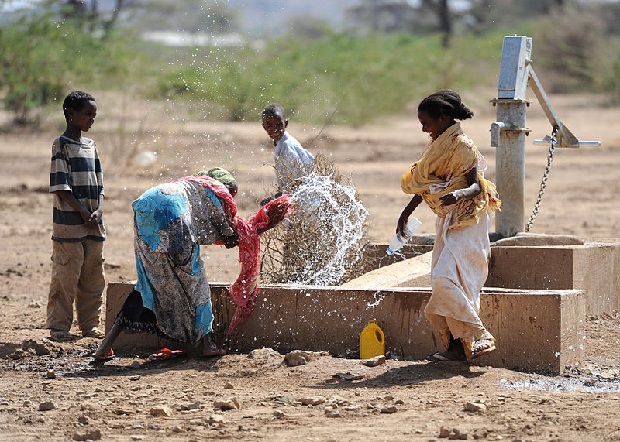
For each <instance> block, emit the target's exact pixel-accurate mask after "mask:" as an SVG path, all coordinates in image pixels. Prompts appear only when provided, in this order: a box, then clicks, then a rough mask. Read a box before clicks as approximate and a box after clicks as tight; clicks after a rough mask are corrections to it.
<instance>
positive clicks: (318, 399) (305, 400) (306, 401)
mask: <svg viewBox="0 0 620 442" xmlns="http://www.w3.org/2000/svg"><path fill="white" fill-rule="evenodd" d="M298 401H299V402H300V403H301V404H302V405H312V406H317V405H320V404H323V403H325V398H324V397H322V396H311V397H302V398H299V399H298Z"/></svg>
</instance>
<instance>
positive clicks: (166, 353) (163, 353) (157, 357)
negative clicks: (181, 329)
mask: <svg viewBox="0 0 620 442" xmlns="http://www.w3.org/2000/svg"><path fill="white" fill-rule="evenodd" d="M184 356H187V352H185V351H183V350H170V349H169V348H162V349H161V350H159V351H158V352H157V353H153V354H152V355H150V356H149V357H148V360H149V361H163V360H166V359H172V358H182V357H184Z"/></svg>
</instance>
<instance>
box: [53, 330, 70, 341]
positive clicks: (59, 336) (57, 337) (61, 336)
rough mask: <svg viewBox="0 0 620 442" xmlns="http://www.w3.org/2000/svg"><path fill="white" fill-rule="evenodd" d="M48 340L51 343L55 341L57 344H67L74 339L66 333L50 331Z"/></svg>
mask: <svg viewBox="0 0 620 442" xmlns="http://www.w3.org/2000/svg"><path fill="white" fill-rule="evenodd" d="M50 339H51V340H52V341H57V342H67V341H73V340H74V339H75V336H73V335H72V334H71V333H69V332H68V331H63V330H52V331H51V332H50Z"/></svg>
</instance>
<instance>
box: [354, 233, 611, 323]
mask: <svg viewBox="0 0 620 442" xmlns="http://www.w3.org/2000/svg"><path fill="white" fill-rule="evenodd" d="M427 241H428V239H427ZM386 247H387V244H371V245H369V246H368V247H367V250H366V253H365V256H364V261H365V264H364V271H365V273H364V274H363V275H362V276H359V277H358V278H356V279H355V280H353V281H348V282H347V283H345V284H344V285H345V286H350V287H355V288H375V287H376V286H377V284H376V283H377V282H381V281H386V283H387V285H386V286H389V287H396V286H400V287H404V286H414V285H417V286H420V285H429V284H430V283H428V282H424V279H423V277H422V276H420V275H421V274H420V275H417V274H416V275H414V276H417V278H409V276H410V275H409V273H412V274H413V271H412V270H411V268H412V266H404V269H403V270H399V269H398V266H399V265H400V263H399V261H402V260H403V259H406V260H407V261H410V258H412V257H417V258H418V259H419V258H420V257H421V254H423V253H427V252H428V251H429V250H431V249H432V246H429V245H428V244H412V245H408V246H406V248H405V249H403V250H404V252H405V253H404V256H401V257H398V256H396V257H394V256H389V257H388V256H386V255H385V249H386ZM366 255H367V256H366ZM373 266H374V267H373ZM417 270H419V271H421V270H422V268H421V267H419V268H417ZM428 270H429V272H430V266H429V269H428ZM399 275H401V277H402V283H399V282H398V281H396V282H395V277H398V276H399ZM408 278H409V279H410V280H411V283H408V281H407V279H408ZM427 279H428V278H427ZM421 281H422V283H420V282H421ZM364 285H365V287H364ZM386 286H383V287H386ZM485 286H486V287H501V288H507V289H519V290H583V291H584V292H585V295H586V315H588V316H596V315H602V314H610V315H611V314H614V313H615V312H618V311H620V239H609V240H605V241H604V242H603V241H601V242H583V241H581V240H578V239H577V238H575V237H569V236H563V235H530V234H528V235H523V236H518V237H513V238H506V239H503V240H500V241H498V242H497V244H494V245H493V246H492V247H491V261H490V263H489V276H488V278H487V280H486V283H485Z"/></svg>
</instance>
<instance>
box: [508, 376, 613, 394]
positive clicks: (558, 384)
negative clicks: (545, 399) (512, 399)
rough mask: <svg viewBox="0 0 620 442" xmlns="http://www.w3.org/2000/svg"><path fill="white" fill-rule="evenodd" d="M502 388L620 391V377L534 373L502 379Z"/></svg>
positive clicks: (567, 391) (598, 391) (594, 391)
mask: <svg viewBox="0 0 620 442" xmlns="http://www.w3.org/2000/svg"><path fill="white" fill-rule="evenodd" d="M500 385H501V387H502V388H505V389H507V390H533V391H544V392H555V393H573V392H582V393H608V392H620V377H614V376H611V377H610V379H607V378H605V377H603V376H600V375H587V376H585V375H582V376H576V377H574V376H571V377H568V378H566V377H548V376H542V375H532V376H530V377H529V378H527V379H523V380H520V381H508V380H506V379H502V380H501V381H500Z"/></svg>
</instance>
